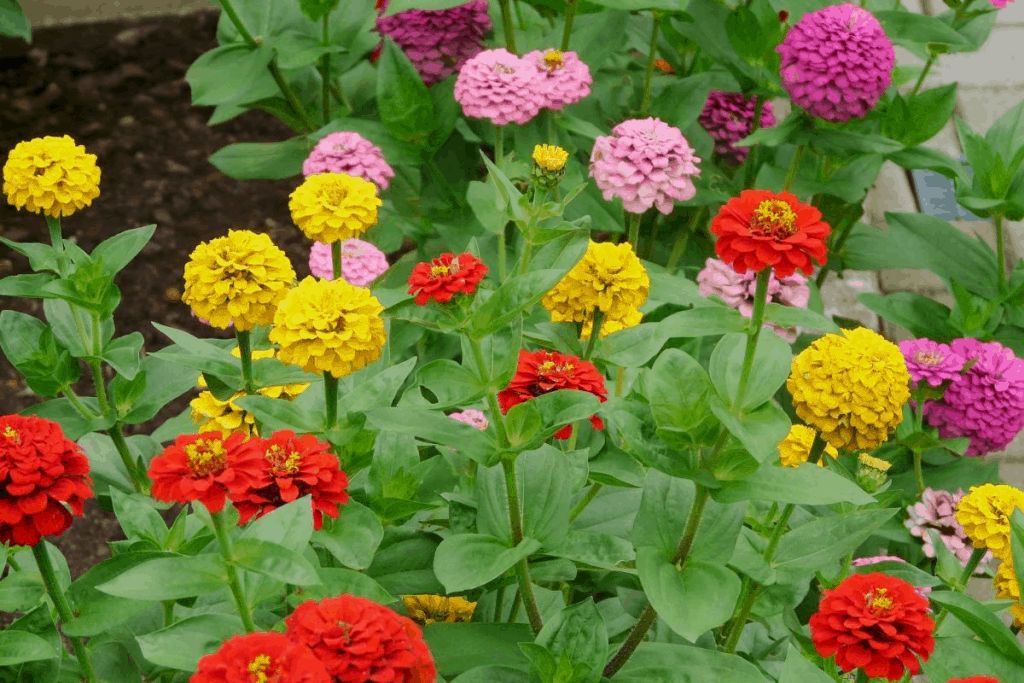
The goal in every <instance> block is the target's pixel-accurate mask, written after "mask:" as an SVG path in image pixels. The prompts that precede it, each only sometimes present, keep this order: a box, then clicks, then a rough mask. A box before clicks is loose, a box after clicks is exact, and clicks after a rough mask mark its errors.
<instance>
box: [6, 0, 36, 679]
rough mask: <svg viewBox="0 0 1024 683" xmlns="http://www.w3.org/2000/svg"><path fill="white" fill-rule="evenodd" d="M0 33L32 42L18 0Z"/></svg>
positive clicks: (10, 0)
mask: <svg viewBox="0 0 1024 683" xmlns="http://www.w3.org/2000/svg"><path fill="white" fill-rule="evenodd" d="M0 35H5V36H13V37H15V38H21V39H22V40H24V41H26V42H32V24H31V23H29V20H28V17H26V16H25V12H24V11H23V10H22V9H21V5H20V4H19V3H18V0H0ZM26 661H27V660H26Z"/></svg>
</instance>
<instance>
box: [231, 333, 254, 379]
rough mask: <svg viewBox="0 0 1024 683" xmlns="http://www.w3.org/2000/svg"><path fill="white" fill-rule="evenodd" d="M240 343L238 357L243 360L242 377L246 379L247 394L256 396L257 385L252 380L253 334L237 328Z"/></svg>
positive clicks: (236, 336) (236, 335)
mask: <svg viewBox="0 0 1024 683" xmlns="http://www.w3.org/2000/svg"><path fill="white" fill-rule="evenodd" d="M235 339H236V340H237V341H238V355H239V357H240V358H241V359H242V377H243V378H244V379H245V393H247V394H255V393H256V383H255V382H254V381H253V379H252V332H250V331H248V330H245V331H242V330H240V329H238V328H237V327H236V328H235Z"/></svg>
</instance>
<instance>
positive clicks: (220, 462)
mask: <svg viewBox="0 0 1024 683" xmlns="http://www.w3.org/2000/svg"><path fill="white" fill-rule="evenodd" d="M185 456H186V457H187V458H188V466H189V468H190V469H191V470H192V474H194V475H196V476H197V477H205V476H206V475H208V474H210V473H212V472H219V471H220V470H222V469H224V461H225V459H226V456H227V451H225V450H224V444H223V443H221V441H220V439H196V440H195V441H194V442H193V443H190V444H188V445H187V446H185Z"/></svg>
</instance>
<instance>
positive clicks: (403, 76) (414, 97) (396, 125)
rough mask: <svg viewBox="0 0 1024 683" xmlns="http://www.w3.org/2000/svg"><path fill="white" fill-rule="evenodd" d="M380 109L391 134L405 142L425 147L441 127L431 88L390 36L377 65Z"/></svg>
mask: <svg viewBox="0 0 1024 683" xmlns="http://www.w3.org/2000/svg"><path fill="white" fill-rule="evenodd" d="M377 109H378V111H379V112H380V118H381V121H382V122H383V123H384V126H385V127H387V129H388V132H389V133H391V134H392V135H393V136H394V137H395V138H397V139H398V140H402V141H405V142H411V143H413V144H416V145H425V144H426V138H427V136H428V135H429V134H430V132H431V131H433V130H434V128H435V127H436V126H437V120H436V117H435V113H434V101H433V100H432V99H431V98H430V93H429V92H428V91H427V86H426V85H425V84H424V83H423V79H422V78H420V75H419V73H418V72H417V71H416V67H415V66H413V64H412V62H411V61H409V58H408V57H406V56H405V53H404V52H402V50H401V49H400V48H399V47H398V46H397V45H395V43H394V41H393V40H391V39H390V38H388V37H386V36H385V38H384V49H383V50H382V51H381V53H380V59H379V60H378V62H377Z"/></svg>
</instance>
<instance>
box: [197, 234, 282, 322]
mask: <svg viewBox="0 0 1024 683" xmlns="http://www.w3.org/2000/svg"><path fill="white" fill-rule="evenodd" d="M294 281H295V271H294V270H292V264H291V262H290V261H288V257H287V256H286V255H285V253H284V252H283V251H281V249H279V248H278V247H277V246H275V245H274V243H273V242H271V241H270V237H269V236H267V235H265V234H263V233H255V232H251V231H249V230H229V231H228V234H227V236H226V237H218V238H216V239H214V240H210V241H209V242H201V243H200V244H199V246H197V247H196V248H195V250H194V251H193V252H192V254H191V255H190V256H189V262H188V263H186V264H185V292H184V293H183V294H182V295H181V300H182V301H183V302H184V303H186V304H188V305H189V306H190V307H191V308H192V312H193V313H195V315H196V317H197V318H203V319H205V320H207V321H209V324H210V325H212V326H213V327H218V328H220V329H222V330H224V329H227V328H228V326H229V325H231V324H232V323H234V325H235V328H236V329H238V330H241V331H243V332H245V331H248V330H251V329H253V328H254V327H256V326H257V325H269V324H270V323H271V321H272V320H273V319H274V309H275V308H277V304H278V303H279V302H280V301H281V300H282V299H283V298H284V296H285V294H287V293H288V288H289V287H290V286H291V284H292V282H294Z"/></svg>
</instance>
